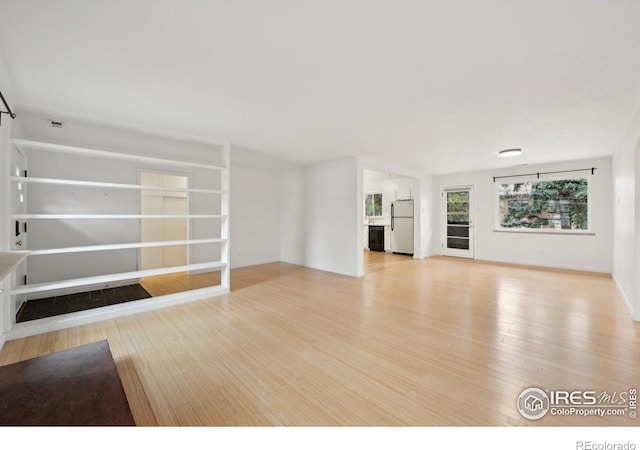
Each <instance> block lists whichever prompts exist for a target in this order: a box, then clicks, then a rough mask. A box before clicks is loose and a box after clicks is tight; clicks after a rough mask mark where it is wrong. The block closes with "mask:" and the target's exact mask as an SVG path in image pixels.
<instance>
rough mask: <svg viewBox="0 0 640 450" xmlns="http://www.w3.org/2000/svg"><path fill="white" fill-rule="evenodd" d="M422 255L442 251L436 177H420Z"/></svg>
mask: <svg viewBox="0 0 640 450" xmlns="http://www.w3.org/2000/svg"><path fill="white" fill-rule="evenodd" d="M418 181H419V187H420V195H419V196H418V198H419V200H420V203H419V205H420V257H422V258H428V257H429V256H433V255H437V254H439V253H440V188H439V186H438V184H437V183H436V180H435V177H433V176H430V175H423V176H421V177H420V179H419V180H418Z"/></svg>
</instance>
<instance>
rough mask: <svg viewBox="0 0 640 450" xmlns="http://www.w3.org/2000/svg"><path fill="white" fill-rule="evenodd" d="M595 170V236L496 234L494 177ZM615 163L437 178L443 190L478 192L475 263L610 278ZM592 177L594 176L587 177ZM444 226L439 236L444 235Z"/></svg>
mask: <svg viewBox="0 0 640 450" xmlns="http://www.w3.org/2000/svg"><path fill="white" fill-rule="evenodd" d="M586 167H596V168H597V170H596V171H595V174H594V175H593V176H592V177H591V182H590V183H591V198H590V203H589V204H590V208H591V229H592V231H593V233H594V234H593V235H560V234H556V235H552V234H538V233H517V232H496V231H494V228H495V214H496V185H495V184H494V183H493V178H492V177H493V176H506V175H517V174H524V173H536V172H547V171H556V170H573V169H582V168H586ZM611 170H612V169H611V159H610V158H600V159H593V160H580V161H570V162H566V163H558V164H548V165H538V166H526V167H517V168H516V167H514V168H511V169H505V170H495V171H491V172H475V173H464V174H455V175H445V176H440V177H437V184H438V186H439V189H442V187H444V186H456V185H473V186H474V215H475V222H474V224H475V226H474V238H475V240H474V257H475V259H479V260H488V261H500V262H507V263H514V264H528V265H537V266H545V267H555V268H566V269H576V270H587V271H594V272H606V273H610V272H611V268H612V260H613V256H612V253H613V252H612V233H613V208H612V206H611V200H612V198H613V190H612V176H611ZM589 175H590V174H589ZM440 231H441V225H440V227H438V229H437V230H436V232H437V233H438V236H439V235H440Z"/></svg>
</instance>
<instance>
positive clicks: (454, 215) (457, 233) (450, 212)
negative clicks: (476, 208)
mask: <svg viewBox="0 0 640 450" xmlns="http://www.w3.org/2000/svg"><path fill="white" fill-rule="evenodd" d="M442 203H443V204H442V211H443V214H442V216H443V219H444V220H443V224H442V230H443V232H442V254H443V255H445V256H458V257H462V258H473V188H472V187H471V186H466V187H461V188H445V189H444V190H443V192H442Z"/></svg>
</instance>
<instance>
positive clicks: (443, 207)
mask: <svg viewBox="0 0 640 450" xmlns="http://www.w3.org/2000/svg"><path fill="white" fill-rule="evenodd" d="M474 190H475V185H473V184H462V185H451V186H442V187H441V188H440V196H441V201H440V254H441V255H442V256H454V257H458V258H469V259H473V258H474V244H475V242H474V241H475V233H474V228H475V227H474V222H475V200H474ZM457 191H468V192H469V250H462V249H448V248H447V246H446V244H447V196H446V195H445V194H446V193H447V192H457Z"/></svg>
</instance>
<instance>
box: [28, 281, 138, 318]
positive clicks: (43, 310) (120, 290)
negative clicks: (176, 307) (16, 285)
mask: <svg viewBox="0 0 640 450" xmlns="http://www.w3.org/2000/svg"><path fill="white" fill-rule="evenodd" d="M150 297H151V294H149V292H147V291H146V290H145V289H144V288H143V287H142V286H140V285H139V284H132V285H129V286H121V287H116V288H109V289H99V290H95V291H90V292H80V293H77V294H70V295H60V296H57V297H48V298H41V299H37V300H29V301H28V302H26V303H24V305H23V306H22V308H21V309H20V311H18V315H17V318H16V322H18V323H20V322H27V321H29V320H35V319H42V318H44V317H52V316H59V315H61V314H66V313H71V312H76V311H84V310H87V309H92V308H99V307H101V306H108V305H115V304H117V303H125V302H130V301H133V300H141V299H143V298H150Z"/></svg>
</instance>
